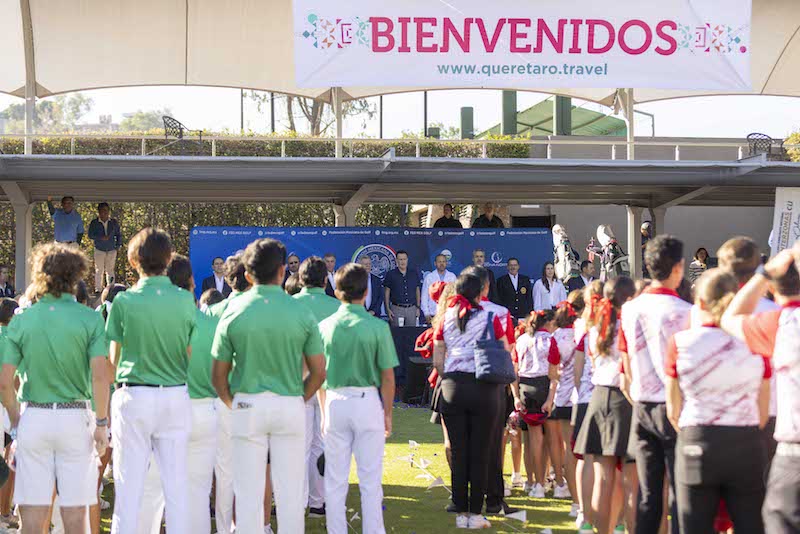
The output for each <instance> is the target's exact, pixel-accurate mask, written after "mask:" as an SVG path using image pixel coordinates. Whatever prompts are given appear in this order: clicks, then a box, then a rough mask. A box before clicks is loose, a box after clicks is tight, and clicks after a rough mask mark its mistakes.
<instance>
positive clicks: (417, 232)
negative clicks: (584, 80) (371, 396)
mask: <svg viewBox="0 0 800 534" xmlns="http://www.w3.org/2000/svg"><path fill="white" fill-rule="evenodd" d="M263 237H271V238H273V239H277V240H279V241H281V242H283V244H284V245H286V249H287V251H288V252H289V253H295V254H297V255H298V256H299V257H300V259H301V260H303V259H305V258H307V257H308V256H312V255H316V256H322V255H323V254H326V253H328V252H332V253H333V254H334V255H335V256H336V265H337V267H339V266H341V265H343V264H345V263H347V262H350V261H359V260H360V259H361V258H362V257H363V256H365V255H366V256H369V257H370V259H371V260H372V274H374V275H376V276H378V277H379V278H381V279H383V277H384V276H386V273H387V272H389V271H390V270H392V269H394V268H395V267H397V263H396V260H395V255H396V253H397V251H398V250H405V251H407V252H408V256H409V266H410V267H411V268H413V269H417V270H418V271H420V273H422V274H423V275H424V273H426V272H429V271H432V270H433V268H434V267H433V261H434V258H435V257H436V255H437V254H444V255H445V256H446V257H447V261H448V269H449V270H450V271H452V272H454V273H456V274H458V273H459V272H460V271H461V269H463V268H464V267H467V266H468V265H472V252H473V250H475V249H477V248H480V249H483V251H484V252H485V254H486V264H485V265H486V267H488V268H490V269H492V270H493V271H494V273H495V275H496V276H498V277H499V276H502V275H504V274H506V272H507V271H506V264H507V263H508V259H509V258H512V257H515V258H517V259H519V262H520V267H521V270H520V272H521V273H522V274H526V275H529V276H530V277H531V278H532V279H538V278H540V277H541V273H542V266H543V265H544V263H545V262H546V261H553V244H552V237H551V234H550V231H549V230H547V229H539V228H509V229H477V228H475V229H465V230H459V229H445V228H365V227H360V228H359V227H353V228H349V227H331V228H308V227H302V228H299V227H296V228H286V227H281V228H250V227H231V228H228V227H209V226H204V227H196V228H193V229H192V233H191V236H190V239H189V256H190V259H191V261H192V269H193V270H194V273H195V278H196V279H197V280H201V279H203V278H205V277H207V276H210V275H211V263H212V262H213V260H214V258H215V257H217V256H221V257H223V258H225V257H227V256H230V255H231V254H234V253H236V252H237V251H239V250H243V249H244V248H245V247H247V245H248V244H249V243H251V242H253V241H255V240H256V239H261V238H263Z"/></svg>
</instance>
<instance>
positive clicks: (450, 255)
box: [439, 249, 453, 263]
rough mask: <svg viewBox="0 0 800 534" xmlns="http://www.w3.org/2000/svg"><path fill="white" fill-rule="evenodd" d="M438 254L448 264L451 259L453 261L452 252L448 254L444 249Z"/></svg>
mask: <svg viewBox="0 0 800 534" xmlns="http://www.w3.org/2000/svg"><path fill="white" fill-rule="evenodd" d="M439 254H441V255H443V256H444V257H445V258H447V263H450V260H452V259H453V253H452V252H450V251H449V250H448V249H444V250H443V251H441V252H440V253H439Z"/></svg>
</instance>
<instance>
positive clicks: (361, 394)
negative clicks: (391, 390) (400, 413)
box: [328, 386, 378, 399]
mask: <svg viewBox="0 0 800 534" xmlns="http://www.w3.org/2000/svg"><path fill="white" fill-rule="evenodd" d="M377 393H378V390H377V388H375V386H369V387H344V388H334V389H329V390H328V394H332V395H333V396H335V397H344V398H348V399H352V398H365V397H367V396H368V395H373V394H377Z"/></svg>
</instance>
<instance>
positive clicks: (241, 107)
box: [239, 89, 244, 135]
mask: <svg viewBox="0 0 800 534" xmlns="http://www.w3.org/2000/svg"><path fill="white" fill-rule="evenodd" d="M239 91H240V94H239V132H240V133H241V134H242V135H244V89H239Z"/></svg>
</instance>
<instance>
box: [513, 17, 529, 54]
mask: <svg viewBox="0 0 800 534" xmlns="http://www.w3.org/2000/svg"><path fill="white" fill-rule="evenodd" d="M508 23H509V24H510V25H511V53H512V54H515V53H528V52H530V51H531V45H529V44H526V45H524V46H520V45H519V44H518V43H517V41H518V40H519V39H526V38H527V37H528V32H526V31H519V30H518V29H517V25H522V26H523V27H525V28H530V27H531V21H530V19H508Z"/></svg>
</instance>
